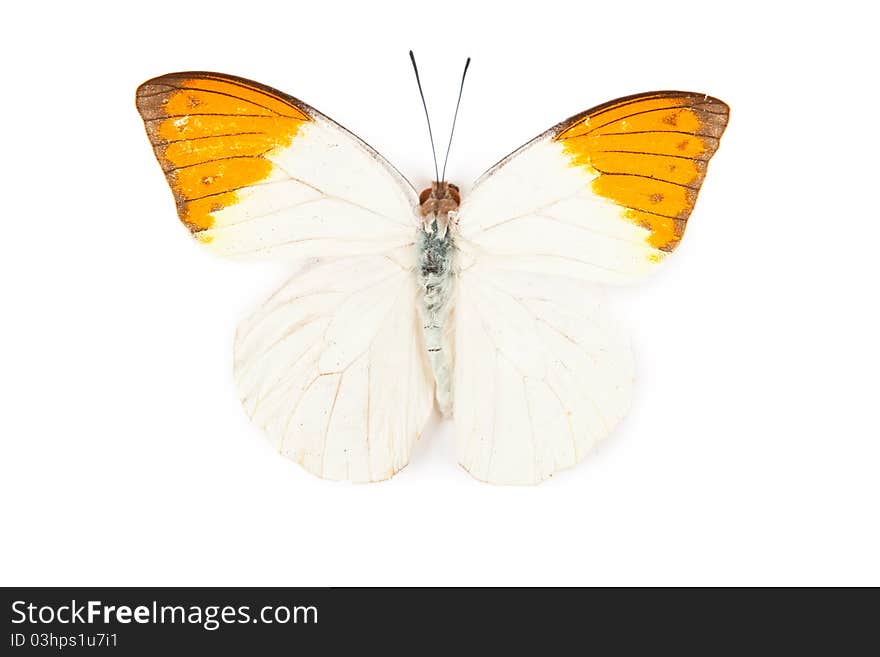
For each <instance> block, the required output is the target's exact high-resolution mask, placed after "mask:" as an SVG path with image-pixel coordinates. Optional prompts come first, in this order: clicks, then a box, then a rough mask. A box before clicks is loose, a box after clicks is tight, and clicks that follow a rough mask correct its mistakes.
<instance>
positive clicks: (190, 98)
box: [166, 96, 202, 107]
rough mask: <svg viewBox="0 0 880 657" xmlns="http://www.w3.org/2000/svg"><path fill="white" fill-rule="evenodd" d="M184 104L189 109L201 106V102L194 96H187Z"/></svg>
mask: <svg viewBox="0 0 880 657" xmlns="http://www.w3.org/2000/svg"><path fill="white" fill-rule="evenodd" d="M166 102H167V101H166ZM186 104H187V105H189V106H190V107H198V106H199V105H201V104H202V101H200V100H199V99H198V98H196V97H195V96H187V97H186Z"/></svg>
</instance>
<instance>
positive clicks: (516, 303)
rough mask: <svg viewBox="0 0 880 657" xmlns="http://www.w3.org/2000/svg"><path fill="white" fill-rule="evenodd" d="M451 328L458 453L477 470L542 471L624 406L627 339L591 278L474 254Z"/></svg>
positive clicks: (593, 437)
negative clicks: (531, 270) (513, 266)
mask: <svg viewBox="0 0 880 657" xmlns="http://www.w3.org/2000/svg"><path fill="white" fill-rule="evenodd" d="M455 336H456V337H455V354H456V356H455V384H454V391H455V406H454V414H455V421H456V424H457V428H458V458H459V462H460V463H461V464H462V465H463V466H464V467H465V468H466V469H467V470H468V471H469V472H470V473H471V474H472V475H473V476H474V477H476V478H477V479H481V480H483V481H490V482H493V483H502V484H530V483H537V482H539V481H542V480H544V479H546V478H547V477H549V476H550V475H552V474H553V473H554V472H556V471H558V470H562V469H564V468H567V467H569V466H572V465H574V464H575V463H577V462H578V461H580V460H581V459H582V458H583V457H584V455H585V454H586V453H587V452H588V451H589V450H590V448H591V447H593V445H595V444H596V443H597V442H598V441H599V440H600V439H602V438H604V437H605V436H606V435H607V434H608V433H609V432H610V431H611V429H612V428H613V427H614V426H615V425H616V424H617V423H618V422H619V421H620V419H621V418H622V417H623V416H624V414H625V413H626V411H627V409H628V408H629V400H630V394H631V387H632V358H631V355H630V350H629V345H628V343H627V342H626V340H625V339H624V338H622V337H621V335H620V333H619V332H618V331H616V330H615V329H614V327H613V326H612V325H611V324H610V322H609V321H608V320H607V319H606V317H605V316H604V314H603V312H602V308H601V304H600V296H599V291H598V290H596V289H595V288H592V287H590V286H589V285H586V284H583V283H580V282H577V281H575V280H573V279H571V278H565V277H559V276H551V275H542V274H524V273H522V272H516V271H512V270H505V269H503V268H499V267H498V266H497V265H495V264H492V263H488V262H487V263H479V264H474V265H472V266H471V267H469V268H468V269H467V270H466V271H464V272H463V273H462V275H461V283H460V286H459V295H458V305H457V308H456V326H455Z"/></svg>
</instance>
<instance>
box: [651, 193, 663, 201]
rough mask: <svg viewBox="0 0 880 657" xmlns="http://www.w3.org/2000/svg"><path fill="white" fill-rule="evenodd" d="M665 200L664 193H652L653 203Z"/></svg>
mask: <svg viewBox="0 0 880 657" xmlns="http://www.w3.org/2000/svg"><path fill="white" fill-rule="evenodd" d="M662 200H663V194H658V193H655V194H651V203H660V202H661V201H662Z"/></svg>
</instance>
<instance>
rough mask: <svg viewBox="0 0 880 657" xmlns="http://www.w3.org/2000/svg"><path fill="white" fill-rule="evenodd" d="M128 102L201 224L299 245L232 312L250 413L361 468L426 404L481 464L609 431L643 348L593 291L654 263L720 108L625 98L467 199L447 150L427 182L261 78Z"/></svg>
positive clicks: (309, 453) (496, 473)
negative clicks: (287, 268) (242, 311)
mask: <svg viewBox="0 0 880 657" xmlns="http://www.w3.org/2000/svg"><path fill="white" fill-rule="evenodd" d="M413 66H414V68H415V59H414V58H413ZM415 70H416V79H417V81H418V69H415ZM466 70H467V67H465V71H466ZM463 85H464V77H462V87H463ZM419 91H420V93H421V83H420V82H419ZM422 100H423V101H424V94H422ZM460 100H461V90H459V102H460ZM136 103H137V108H138V110H139V112H140V115H141V117H142V118H143V121H144V124H145V127H146V132H147V136H148V137H149V140H150V143H151V144H152V147H153V150H154V152H155V155H156V158H157V159H158V161H159V164H160V165H161V167H162V170H163V171H164V173H165V176H166V178H167V180H168V183H169V185H170V187H171V191H172V193H173V196H174V200H175V202H176V205H177V212H178V215H179V217H180V220H181V221H182V222H183V224H184V225H185V226H186V227H187V228H188V229H189V230H190V231H191V233H192V235H193V236H194V237H195V239H196V240H198V241H199V242H200V243H201V244H203V245H204V246H205V247H206V248H207V249H210V250H211V251H214V252H215V253H217V254H220V255H222V256H230V257H239V256H247V257H251V258H270V259H281V260H286V261H290V262H291V263H295V264H294V271H293V273H292V276H291V277H290V279H289V280H288V281H287V282H286V283H285V284H284V285H283V286H282V287H281V288H280V289H279V290H278V291H276V292H275V293H274V294H272V295H271V296H270V297H269V298H268V299H267V300H266V301H265V303H264V304H263V305H262V306H261V307H260V308H259V309H258V310H257V311H256V312H255V313H254V314H253V315H252V316H251V317H249V318H248V319H246V320H244V321H243V322H242V323H241V324H240V326H239V327H238V329H237V332H236V336H235V345H234V374H235V381H236V386H237V389H238V393H239V395H240V397H241V400H242V402H243V405H244V408H245V409H246V411H247V412H248V414H249V415H250V417H251V418H252V419H253V421H254V422H255V423H256V424H257V425H259V426H260V427H262V428H263V429H264V430H265V432H266V433H267V434H268V436H269V438H270V439H271V441H272V443H273V445H274V446H275V448H276V449H277V450H278V451H279V452H280V453H281V454H283V455H284V456H287V457H289V458H291V459H293V460H294V461H297V462H298V463H300V464H301V465H302V466H303V467H305V468H306V469H307V470H308V471H310V472H312V473H314V474H316V475H318V476H321V477H324V478H328V479H347V480H351V481H356V482H366V481H379V480H383V479H387V478H389V477H391V476H392V475H394V474H395V473H396V472H398V471H399V470H400V469H401V468H403V467H404V466H405V465H406V464H407V462H408V461H409V458H410V454H411V452H412V448H413V445H414V443H415V441H416V440H417V438H418V437H419V435H420V434H421V432H422V431H423V429H424V427H425V425H426V423H427V422H428V419H429V416H430V414H431V413H432V409H433V407H434V405H435V401H436V405H437V406H438V407H439V409H440V411H441V412H442V414H443V415H444V416H446V417H451V418H453V419H454V421H455V424H456V429H457V438H456V450H457V455H458V460H459V462H460V464H461V465H462V466H463V467H464V468H465V469H466V470H467V471H468V472H469V473H470V474H472V475H473V476H474V477H476V478H477V479H479V480H482V481H487V482H492V483H497V484H532V483H537V482H540V481H543V480H545V479H546V478H548V477H550V476H551V475H553V474H554V473H555V472H557V471H559V470H562V469H564V468H568V467H570V466H573V465H574V464H576V463H578V462H579V461H580V460H581V459H583V458H584V456H585V455H586V454H587V453H588V452H589V451H590V449H591V448H592V447H593V446H594V445H596V443H597V442H598V441H600V440H601V439H602V438H604V437H605V436H607V435H608V434H609V433H610V432H611V431H612V429H613V428H614V426H615V425H616V424H617V423H618V422H619V421H620V420H621V418H622V417H623V416H624V414H625V413H626V412H627V410H628V407H629V404H630V395H631V390H632V384H633V364H632V356H631V352H630V348H629V344H628V341H627V340H626V339H625V338H624V337H623V336H622V335H621V334H620V332H619V331H618V330H617V329H616V328H615V327H614V325H613V324H612V323H611V321H610V320H609V318H608V317H607V316H606V313H605V312H603V309H602V305H601V297H600V288H601V286H602V285H603V284H619V283H631V282H635V281H638V280H640V279H642V278H644V277H646V276H648V275H650V274H651V273H652V272H653V271H654V270H655V269H656V268H657V267H658V265H659V264H660V263H661V262H662V261H663V260H664V259H665V258H666V257H667V256H668V255H669V254H670V253H671V252H672V251H673V250H674V249H675V248H676V247H677V246H678V244H679V242H680V241H681V239H682V236H683V235H684V231H685V227H686V226H687V222H688V218H689V216H690V214H691V211H692V210H693V208H694V203H695V202H696V198H697V193H698V192H699V190H700V186H701V184H702V182H703V179H704V178H705V175H706V167H707V165H708V162H709V160H710V158H711V157H712V156H713V154H714V153H715V151H716V149H717V148H718V143H719V139H720V138H721V135H722V133H723V132H724V129H725V127H726V126H727V121H728V114H729V109H728V107H727V105H726V104H725V103H723V102H722V101H720V100H718V99H716V98H712V97H711V96H707V95H705V94H702V93H690V92H681V91H657V92H650V93H641V94H636V95H633V96H628V97H625V98H620V99H618V100H613V101H611V102H608V103H605V104H603V105H599V106H598V107H594V108H593V109H590V110H587V111H585V112H582V113H580V114H577V115H575V116H573V117H571V118H569V119H566V120H565V121H563V122H561V123H559V124H557V125H555V126H553V127H552V128H550V129H549V130H547V131H546V132H544V133H542V134H540V135H539V136H537V137H536V138H534V139H533V140H531V141H530V142H528V143H527V144H525V145H524V146H522V147H521V148H519V149H517V150H516V151H514V152H513V153H512V154H511V155H508V156H507V157H506V158H504V159H503V160H501V161H500V162H499V163H498V164H496V165H495V166H493V167H492V168H491V169H489V170H488V171H487V172H486V173H485V174H484V175H483V176H482V177H480V178H479V179H478V180H477V181H476V183H475V184H474V185H473V187H472V188H471V189H470V191H469V192H467V193H463V192H462V191H461V190H460V189H459V187H458V186H456V185H455V184H452V183H451V182H447V181H446V180H445V168H446V166H445V164H444V167H443V168H444V175H443V176H440V175H439V173H438V172H437V164H436V162H437V160H436V156H435V158H434V163H435V178H436V179H435V180H434V181H433V182H432V184H431V186H430V187H429V188H427V189H425V190H422V191H421V193H418V192H417V190H416V189H415V188H414V187H413V186H412V185H411V184H410V183H409V182H408V181H407V180H406V179H405V178H404V177H403V176H402V175H401V174H400V172H398V171H397V169H395V168H394V167H393V166H392V165H391V164H389V163H388V162H387V161H386V160H385V159H384V158H382V157H381V156H380V155H379V154H378V153H377V152H376V151H374V150H373V149H372V148H370V146H368V145H367V144H366V143H364V142H363V141H361V140H360V139H359V138H358V137H356V136H355V135H354V134H352V133H351V132H349V131H348V130H346V129H345V128H343V127H341V126H340V125H338V124H337V123H335V122H333V121H332V120H331V119H329V118H327V117H326V116H324V115H323V114H321V113H320V112H318V111H317V110H315V109H314V108H312V107H311V106H309V105H306V104H305V103H303V102H302V101H300V100H298V99H296V98H294V97H292V96H289V95H287V94H284V93H282V92H280V91H276V90H275V89H272V88H270V87H267V86H265V85H262V84H259V83H257V82H252V81H250V80H246V79H243V78H239V77H235V76H232V75H224V74H220V73H206V72H187V73H170V74H168V75H163V76H161V77H157V78H154V79H152V80H149V81H147V82H145V83H144V84H142V85H141V86H140V87H139V88H138V90H137V95H136ZM425 113H426V116H427V114H428V111H427V106H425ZM457 113H458V106H456V115H457ZM428 127H429V131H430V118H428ZM453 129H454V124H453ZM431 141H432V147H433V135H432V136H431ZM450 143H451V137H450ZM447 158H448V150H447Z"/></svg>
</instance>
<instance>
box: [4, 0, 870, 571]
mask: <svg viewBox="0 0 880 657" xmlns="http://www.w3.org/2000/svg"><path fill="white" fill-rule="evenodd" d="M862 6H867V3H846V2H834V3H830V4H829V3H791V5H790V6H789V7H784V6H783V3H778V4H777V3H769V2H761V3H756V4H755V5H750V4H747V3H734V4H732V3H717V4H716V3H707V2H684V1H682V0H679V1H678V2H674V3H669V2H650V3H636V2H633V1H629V2H613V3H594V2H587V1H586V0H583V1H580V2H569V3H560V2H550V1H548V0H542V1H541V2H539V3H516V2H504V3H498V4H494V5H490V4H488V3H478V2H475V1H469V2H453V1H450V0H445V1H444V2H442V3H416V2H400V3H382V2H374V1H371V2H365V3H358V4H352V5H342V4H341V3H338V2H332V1H330V0H327V1H325V2H317V3H304V2H298V1H295V0H294V1H285V2H279V3H277V4H266V3H260V2H255V1H253V0H249V1H248V2H240V1H236V2H233V3H224V2H219V1H218V0H213V1H212V2H199V3H192V4H190V3H182V2H170V3H169V2H158V1H155V0H151V1H150V2H148V3H139V4H137V5H135V4H130V3H113V4H110V3H108V4H106V5H95V4H90V3H88V2H75V3H63V4H62V3H59V4H58V5H46V4H44V3H14V5H13V6H11V7H7V9H6V10H5V11H4V23H5V27H4V32H5V34H4V38H3V41H2V44H0V48H2V59H3V61H4V75H3V77H4V80H3V82H4V84H3V91H2V96H3V99H2V104H0V111H2V135H3V136H2V144H3V149H2V155H3V157H2V160H0V161H2V166H3V169H4V172H3V178H2V179H3V180H4V181H5V182H4V184H3V192H2V199H3V202H2V219H0V221H2V234H0V249H2V253H0V269H2V271H0V274H2V275H0V281H2V282H0V285H2V315H3V316H2V319H0V334H2V341H0V349H2V353H0V356H2V358H0V377H2V378H0V385H2V391H0V392H2V394H0V399H2V413H0V432H2V449H3V454H2V458H0V470H2V471H0V504H2V518H0V526H2V527H3V530H2V531H3V534H4V538H3V539H2V542H0V583H2V584H5V585H11V584H19V585H50V584H91V585H134V584H150V585H159V584H169V585H172V584H178V585H196V584H209V585H226V584H237V585H243V584H252V585H341V584H354V585H361V584H383V585H384V584H405V585H409V584H874V585H878V584H880V559H878V557H877V555H878V553H880V530H878V509H877V506H878V504H877V503H878V498H880V485H878V473H880V430H878V419H877V415H878V413H877V408H878V397H880V385H878V368H880V347H878V344H880V321H878V311H877V290H876V287H877V283H878V264H877V263H878V260H880V210H878V208H880V199H878V186H880V185H878V175H880V167H878V155H877V153H878V137H877V127H876V126H877V112H878V102H877V101H878V93H877V74H876V65H877V62H878V52H877V47H876V38H875V36H874V35H873V33H870V32H869V29H872V28H873V27H876V21H875V20H873V19H872V18H871V17H870V16H868V15H866V14H865V13H864V12H863V10H861V9H860V7H862ZM716 7H719V8H718V9H716ZM819 7H821V9H820V8H819ZM10 12H11V13H10ZM409 48H413V49H415V51H416V54H417V56H418V59H419V63H420V65H421V69H422V77H423V81H424V83H425V92H426V95H427V96H428V100H429V103H430V105H431V109H432V113H433V116H434V120H435V131H436V133H437V136H438V142H440V143H441V144H444V143H445V139H446V135H447V134H448V132H447V131H448V127H449V123H450V120H451V116H452V110H453V105H454V101H455V91H456V88H457V83H458V76H459V74H460V69H461V66H462V64H463V62H464V59H465V57H466V56H467V55H470V56H472V57H473V64H472V67H471V72H470V77H469V79H468V83H467V86H466V88H465V97H464V101H463V103H462V110H461V116H460V121H459V127H458V132H457V137H456V145H455V148H454V150H453V153H452V157H451V160H450V165H449V171H450V178H451V179H452V180H453V181H454V182H458V183H459V184H460V185H461V186H462V187H463V191H464V192H465V193H466V192H467V189H468V187H469V183H470V181H472V180H474V179H475V178H476V177H477V176H478V175H479V174H480V173H481V172H482V171H483V170H485V169H486V168H487V167H488V166H490V165H491V164H493V163H494V162H495V161H496V160H498V159H499V158H500V157H502V156H503V155H505V154H506V153H508V152H510V151H511V150H513V149H514V148H515V147H517V146H519V145H520V144H521V143H523V142H524V141H526V140H528V139H530V138H531V137H533V136H534V135H536V134H538V133H539V132H542V131H543V130H545V129H546V128H547V127H549V126H550V125H552V124H554V123H556V122H558V121H560V120H561V119H563V118H565V117H567V116H569V115H572V114H574V113H576V112H578V111H580V110H582V109H585V108H587V107H590V106H593V105H596V104H598V103H601V102H604V101H606V100H609V99H611V98H615V97H617V96H622V95H625V94H629V93H634V92H638V91H648V90H654V89H664V88H671V89H686V90H693V91H702V92H706V93H710V94H712V95H715V96H718V97H720V98H722V99H723V100H725V101H727V102H728V103H729V104H730V106H731V108H732V112H731V122H730V127H729V129H728V131H727V133H726V135H725V137H724V140H723V142H722V145H721V148H720V150H719V152H718V154H717V156H716V157H715V159H714V160H713V161H712V165H711V167H710V173H709V176H708V179H707V181H706V183H705V185H704V187H703V192H702V194H701V197H700V200H699V202H698V204H697V208H696V211H695V212H694V214H693V216H692V218H691V222H690V224H689V226H690V227H689V229H688V233H687V236H686V238H685V240H684V243H683V245H682V246H681V248H680V249H679V250H678V251H677V253H676V256H675V257H674V258H671V259H670V261H669V262H668V264H667V265H666V266H665V267H664V268H663V271H662V272H661V273H659V274H658V275H657V276H655V277H654V278H653V279H652V280H651V281H650V282H648V283H647V284H645V285H642V286H640V287H638V288H632V289H621V290H616V291H614V293H613V296H614V298H615V300H616V303H615V311H616V312H617V314H618V315H619V317H620V319H621V320H622V322H623V324H624V325H625V326H626V327H627V328H628V330H629V331H630V333H631V335H632V339H633V343H634V346H635V351H636V359H637V364H638V370H639V377H638V380H637V393H636V398H635V402H634V407H633V411H632V413H631V415H630V416H629V417H628V419H627V420H626V421H625V422H624V423H623V424H622V425H621V426H620V428H619V429H618V430H617V431H616V432H615V434H614V435H613V436H612V437H611V438H609V439H608V440H607V441H606V442H605V443H603V444H602V445H601V446H600V448H599V449H598V450H596V451H595V452H594V453H593V454H591V455H590V456H589V457H588V458H587V460H586V461H585V462H584V463H582V464H581V465H579V466H578V467H576V468H574V469H572V470H569V471H567V472H564V473H562V474H560V475H558V476H556V477H554V478H553V479H552V480H551V481H549V482H547V483H544V484H542V485H540V486H537V487H528V488H505V487H493V486H490V485H486V484H481V483H478V482H477V481H475V480H473V479H471V478H470V476H469V475H468V474H467V473H466V472H465V471H463V470H462V469H461V468H459V467H457V466H456V465H455V457H454V449H453V437H454V427H453V426H452V425H451V424H443V425H439V426H436V427H435V428H433V429H431V430H429V431H428V432H427V434H426V435H425V436H424V437H423V438H422V440H421V442H420V443H419V445H418V447H417V449H416V451H415V454H414V456H413V459H412V462H411V464H410V466H409V467H407V468H406V469H405V470H404V471H403V472H401V473H400V474H399V475H398V476H396V477H395V478H393V479H392V480H390V481H388V482H385V483H381V484H371V485H350V484H344V483H342V484H340V483H332V482H326V481H322V480H320V479H317V478H315V477H313V476H312V475H310V474H308V473H306V472H305V471H304V470H302V469H300V468H299V467H298V466H297V465H296V464H294V463H293V462H290V461H287V460H286V459H283V458H281V457H279V456H278V455H277V454H275V453H273V451H272V449H271V448H270V446H269V443H268V441H267V440H265V439H264V438H263V437H262V435H261V433H260V432H259V430H258V429H256V428H255V427H253V426H252V425H251V424H250V422H249V421H248V419H247V418H246V416H245V414H244V412H243V411H242V410H241V408H240V405H239V402H238V400H237V397H236V394H235V391H234V389H233V385H232V375H231V343H232V334H233V330H234V328H235V325H236V324H237V322H238V321H239V319H240V318H242V317H243V316H244V315H245V314H246V313H247V312H248V311H249V310H250V309H251V308H253V307H255V306H256V305H257V304H258V303H259V302H260V301H261V300H262V298H263V297H265V296H266V295H267V294H268V293H269V292H270V291H271V290H272V289H274V288H275V287H276V286H277V285H278V284H279V283H280V281H281V280H282V279H283V276H284V272H283V271H282V270H281V269H277V268H275V267H274V266H268V265H262V266H256V265H243V264H237V263H230V262H225V261H221V260H219V259H216V258H213V257H211V256H210V255H209V254H207V253H206V252H204V251H202V250H201V249H200V248H199V246H198V244H197V243H196V242H195V241H194V240H191V239H189V238H188V234H187V231H186V229H185V228H183V227H182V226H181V225H180V223H179V222H178V220H177V218H176V216H175V211H174V204H173V201H172V198H171V194H170V193H169V191H168V189H167V186H166V183H165V181H164V178H163V176H162V174H161V172H160V170H159V167H158V166H157V165H156V162H155V161H154V159H153V155H152V153H151V151H150V148H149V145H148V143H147V140H146V137H145V135H144V131H143V127H142V124H141V121H140V118H139V117H138V114H137V112H136V111H135V107H134V90H135V87H136V86H137V85H138V84H139V83H140V82H142V81H144V80H145V79H147V78H149V77H152V76H155V75H159V74H162V73H166V72H170V71H176V70H193V69H196V70H198V69H204V70H217V71H223V72H228V73H234V74H238V75H241V76H244V77H248V78H252V79H256V80H259V81H262V82H264V83H267V84H270V85H272V86H275V87H277V88H280V89H282V90H285V91H287V92H289V93H291V94H293V95H295V96H298V97H300V98H302V99H303V100H304V101H305V102H307V103H310V104H312V105H314V106H315V107H317V108H318V109H320V110H321V111H323V112H325V113H326V114H328V115H329V116H331V117H333V118H335V119H336V120H337V121H339V122H340V123H342V124H343V125H345V126H347V127H349V128H350V129H352V130H353V131H354V132H356V133H357V134H359V135H360V136H361V137H363V138H364V139H365V140H366V141H367V142H368V143H370V144H372V145H373V146H374V147H375V148H376V149H377V150H379V151H380V152H381V153H383V154H384V155H386V156H387V157H388V158H389V159H390V160H391V161H392V162H393V163H395V164H396V165H397V166H398V167H399V168H400V169H401V170H402V171H403V172H404V173H405V174H406V175H407V176H408V177H410V179H411V180H412V181H413V182H414V183H415V184H416V186H417V187H421V186H422V185H425V184H427V182H428V181H429V179H430V176H431V165H430V159H429V154H428V153H429V151H428V145H427V137H426V134H425V128H424V123H423V121H424V118H423V116H422V110H421V106H420V102H419V99H418V94H417V92H416V88H415V85H414V81H413V77H412V71H411V69H410V64H409V60H408V58H407V50H408V49H409ZM441 153H442V148H441Z"/></svg>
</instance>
